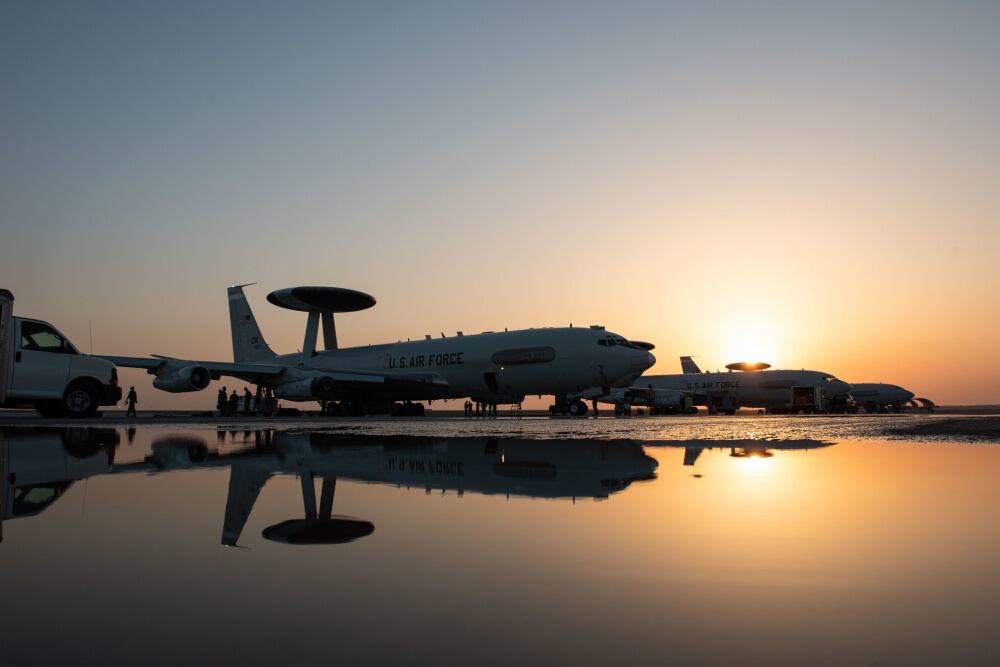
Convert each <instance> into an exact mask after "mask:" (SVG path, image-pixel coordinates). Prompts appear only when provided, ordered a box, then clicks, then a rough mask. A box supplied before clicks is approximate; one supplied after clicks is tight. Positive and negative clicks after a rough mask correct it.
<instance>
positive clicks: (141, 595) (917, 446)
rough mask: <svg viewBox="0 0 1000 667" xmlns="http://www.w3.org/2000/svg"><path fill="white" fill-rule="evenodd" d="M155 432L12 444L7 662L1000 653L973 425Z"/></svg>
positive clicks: (990, 656) (923, 658)
mask: <svg viewBox="0 0 1000 667" xmlns="http://www.w3.org/2000/svg"><path fill="white" fill-rule="evenodd" d="M149 419H150V421H144V420H143V418H140V420H139V424H140V425H138V426H131V427H130V426H128V425H117V424H115V423H114V422H111V421H105V420H95V421H91V422H90V423H89V424H87V425H86V426H81V425H74V426H72V427H68V428H63V427H56V426H53V425H52V424H51V423H43V422H40V421H34V420H30V421H23V422H19V425H18V426H5V427H0V467H2V468H3V469H2V471H0V472H2V475H0V479H2V480H3V500H2V503H3V504H2V506H0V516H3V517H4V521H3V523H2V531H3V532H2V535H3V541H2V543H0V595H2V599H3V600H4V602H5V603H6V604H4V605H2V606H0V647H2V649H3V655H4V662H5V664H11V665H15V664H16V665H24V664H59V663H67V662H71V661H72V662H79V661H80V660H82V659H85V661H86V662H93V663H99V664H110V665H126V664H129V665H132V664H139V663H142V664H182V663H183V664H210V663H227V664H228V663H230V662H237V661H238V662H240V663H243V664H254V665H257V664H260V665H264V664H306V663H309V664H315V663H326V662H334V663H339V664H352V665H354V664H392V665H399V664H404V665H405V664H456V665H458V664H462V665H465V664H487V665H492V664H496V665H501V664H503V665H507V664H512V663H515V664H525V665H534V664H539V665H551V664H578V665H598V664H602V665H603V664H618V663H628V664H648V665H653V664H656V665H661V664H685V665H689V664H694V665H701V664H704V665H731V664H767V665H845V664H847V665H872V664H880V665H894V664H900V665H940V664H964V665H993V664H997V662H998V658H1000V634H998V633H997V631H996V630H997V628H998V626H997V621H996V619H997V618H1000V576H998V575H997V574H996V563H997V562H998V558H1000V532H998V531H997V530H996V528H995V524H996V507H997V506H998V501H1000V485H997V484H996V480H997V473H998V471H1000V446H998V445H995V444H991V443H989V442H982V441H976V442H973V441H970V440H969V439H968V438H967V437H966V435H967V434H966V435H960V436H952V435H948V434H947V433H943V432H941V433H936V434H932V435H928V436H926V437H922V439H920V440H915V439H913V438H912V437H909V436H906V437H904V436H901V435H899V431H900V430H901V429H906V428H912V427H914V426H922V425H935V424H938V425H939V426H938V430H939V431H948V430H951V429H953V428H954V427H952V426H947V425H946V424H947V421H946V420H947V419H954V418H937V417H934V416H931V417H928V416H925V415H922V416H917V415H901V416H891V415H890V416H870V417H868V416H861V417H844V418H829V417H756V416H748V417H736V418H732V417H697V418H683V417H677V418H669V417H668V418H633V419H613V418H607V419H604V418H602V419H583V420H575V419H547V418H524V419H498V420H476V419H471V420H467V419H463V418H461V417H457V418H441V417H437V418H428V419H388V418H366V419H357V420H344V419H336V420H330V419H305V420H302V419H300V420H278V421H265V420H251V421H242V420H239V421H237V420H228V421H226V422H214V423H212V422H199V421H197V420H191V419H185V420H179V421H174V422H172V423H159V424H155V425H154V424H152V423H150V422H152V421H153V420H152V419H151V418H149ZM961 421H963V423H964V419H963V420H961ZM97 422H100V424H98V423H97ZM962 428H971V427H962ZM890 431H891V432H893V433H896V435H892V436H890V435H887V433H888V432H890Z"/></svg>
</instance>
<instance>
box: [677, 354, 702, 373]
mask: <svg viewBox="0 0 1000 667" xmlns="http://www.w3.org/2000/svg"><path fill="white" fill-rule="evenodd" d="M681 372H683V373H700V372H701V369H700V368H698V364H696V363H694V359H693V358H691V357H681Z"/></svg>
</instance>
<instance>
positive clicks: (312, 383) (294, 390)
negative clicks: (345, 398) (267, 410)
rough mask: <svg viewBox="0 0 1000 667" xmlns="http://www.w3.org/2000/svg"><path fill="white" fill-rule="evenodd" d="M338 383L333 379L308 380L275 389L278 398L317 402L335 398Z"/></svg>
mask: <svg viewBox="0 0 1000 667" xmlns="http://www.w3.org/2000/svg"><path fill="white" fill-rule="evenodd" d="M335 386H336V382H335V381H334V379H333V378H332V377H328V376H323V377H318V378H306V379H304V380H296V381H295V382H286V383H284V384H279V385H278V386H277V387H275V388H274V395H275V397H276V398H284V399H285V400H288V401H316V400H319V399H331V398H333V390H334V387H335Z"/></svg>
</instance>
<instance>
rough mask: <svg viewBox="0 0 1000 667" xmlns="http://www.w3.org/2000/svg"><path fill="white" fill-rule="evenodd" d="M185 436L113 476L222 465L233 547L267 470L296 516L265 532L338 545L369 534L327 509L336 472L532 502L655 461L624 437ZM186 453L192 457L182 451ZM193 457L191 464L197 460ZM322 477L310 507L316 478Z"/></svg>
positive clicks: (645, 472)
mask: <svg viewBox="0 0 1000 667" xmlns="http://www.w3.org/2000/svg"><path fill="white" fill-rule="evenodd" d="M190 440H191V439H190V438H186V437H185V438H164V439H161V440H158V441H156V442H155V443H154V444H153V452H152V454H151V455H150V456H149V457H147V460H146V462H144V463H140V464H130V465H123V466H115V467H114V471H115V472H129V471H139V470H144V471H149V472H154V473H155V472H160V471H165V470H170V469H177V468H179V467H184V466H185V459H186V460H187V461H189V462H190V464H189V465H190V466H191V467H219V466H224V467H229V468H230V477H229V495H228V498H227V499H226V514H225V523H224V526H223V533H222V543H223V544H226V545H230V546H232V545H235V544H236V542H237V540H238V539H239V537H240V534H241V533H242V532H243V527H244V526H245V525H246V522H247V519H248V518H249V516H250V512H251V510H252V509H253V506H254V503H255V502H256V500H257V497H258V495H259V494H260V491H261V489H262V488H263V487H264V485H265V484H266V483H267V481H268V480H269V479H270V478H271V477H272V476H274V475H281V474H290V475H295V476H297V477H298V478H299V479H300V481H301V484H302V501H303V507H304V513H305V517H304V518H303V519H293V520H289V521H284V522H282V523H280V524H277V525H275V526H271V527H269V528H267V529H265V530H264V533H263V534H264V537H265V538H267V539H271V540H276V541H279V542H287V543H291V544H325V543H339V542H346V541H350V540H352V539H356V538H358V537H363V536H365V535H368V534H370V533H371V532H372V531H373V530H374V526H373V525H372V524H370V523H369V522H367V521H361V520H359V519H353V518H350V517H342V516H334V515H333V514H332V509H333V498H334V493H335V490H336V483H337V479H338V478H345V479H350V480H357V481H364V482H376V483H385V484H392V485H396V486H400V487H404V486H405V487H407V488H412V487H416V488H422V489H426V490H427V491H428V492H429V491H431V490H436V489H440V490H442V491H446V490H451V491H456V492H457V493H458V494H463V493H465V492H466V491H470V492H474V493H482V494H487V495H493V494H505V495H507V496H511V495H516V496H528V497H534V498H578V497H592V498H607V497H608V496H609V495H611V494H612V493H615V492H617V491H621V490H622V489H624V488H626V487H627V486H628V485H629V484H631V483H632V482H633V481H636V480H642V479H651V478H652V477H654V473H655V470H656V465H657V464H656V461H655V460H654V459H652V458H650V457H648V456H646V454H645V452H644V451H643V449H642V447H641V446H639V445H638V444H636V443H634V442H631V441H610V440H571V441H567V440H523V439H515V438H490V437H479V438H469V437H464V438H448V439H438V438H424V437H409V436H396V437H373V436H360V437H345V436H340V435H335V434H331V433H324V432H312V433H308V432H306V433H292V432H285V431H279V432H273V433H272V432H264V433H263V434H262V438H261V444H260V446H257V447H254V448H252V449H246V450H242V451H238V452H234V453H232V454H228V455H223V456H220V455H214V454H212V453H210V452H208V451H207V447H205V448H204V449H200V448H197V447H195V446H192V443H191V441H190ZM192 454H194V458H191V455H192ZM197 459H200V460H197ZM316 478H319V479H320V480H322V486H321V493H320V498H319V503H318V507H317V500H316V493H315V480H316Z"/></svg>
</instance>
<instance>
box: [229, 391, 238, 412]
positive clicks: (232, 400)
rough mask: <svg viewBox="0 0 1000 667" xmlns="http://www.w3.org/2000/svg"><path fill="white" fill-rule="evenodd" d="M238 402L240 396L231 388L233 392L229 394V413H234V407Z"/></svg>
mask: <svg viewBox="0 0 1000 667" xmlns="http://www.w3.org/2000/svg"><path fill="white" fill-rule="evenodd" d="M239 404H240V397H239V396H237V395H236V390H235V389H233V393H231V394H230V395H229V414H231V415H235V414H236V408H237V406H238V405H239Z"/></svg>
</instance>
